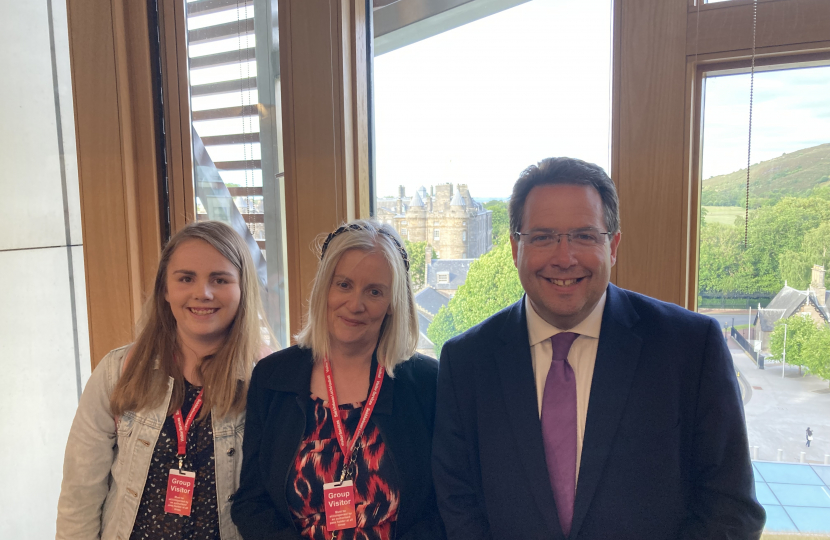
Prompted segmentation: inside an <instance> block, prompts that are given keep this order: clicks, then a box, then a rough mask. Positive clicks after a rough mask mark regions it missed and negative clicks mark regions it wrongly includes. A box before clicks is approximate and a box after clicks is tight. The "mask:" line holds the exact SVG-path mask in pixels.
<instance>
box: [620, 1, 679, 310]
mask: <svg viewBox="0 0 830 540" xmlns="http://www.w3.org/2000/svg"><path fill="white" fill-rule="evenodd" d="M621 8H622V13H621V27H620V30H619V31H620V46H621V53H620V54H621V56H620V61H619V66H620V70H619V73H618V74H617V77H619V79H620V80H619V87H618V88H619V93H618V98H617V99H618V100H619V104H618V117H617V118H615V120H616V122H617V125H618V126H619V147H618V148H619V150H618V151H619V158H618V161H617V163H618V169H617V171H616V172H615V173H614V174H615V176H616V181H617V184H618V187H619V193H620V208H621V219H622V230H623V239H622V244H621V245H620V253H619V258H618V260H617V284H618V285H620V286H621V287H625V288H627V289H632V290H635V291H638V292H641V293H644V294H647V295H649V296H653V297H656V298H659V299H661V300H666V301H669V302H675V303H677V304H681V305H683V304H684V303H685V302H684V297H685V290H683V287H681V286H680V280H679V279H678V272H680V271H681V269H682V267H683V264H684V263H685V260H686V252H685V248H686V246H685V233H684V227H683V223H682V214H683V212H682V208H683V202H684V197H683V187H684V182H683V163H684V160H683V150H684V134H683V133H684V125H685V123H684V103H685V78H686V71H685V70H686V59H685V47H686V35H685V34H686V15H687V5H686V1H685V0H622V2H621Z"/></svg>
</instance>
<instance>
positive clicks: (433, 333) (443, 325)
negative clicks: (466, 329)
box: [427, 300, 459, 354]
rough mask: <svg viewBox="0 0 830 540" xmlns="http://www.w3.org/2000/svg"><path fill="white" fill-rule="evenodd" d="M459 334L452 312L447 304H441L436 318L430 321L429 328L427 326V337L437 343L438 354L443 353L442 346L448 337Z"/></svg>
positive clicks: (436, 350)
mask: <svg viewBox="0 0 830 540" xmlns="http://www.w3.org/2000/svg"><path fill="white" fill-rule="evenodd" d="M450 301H452V300H450ZM458 334H459V332H458V330H457V329H456V328H455V323H454V322H453V320H452V312H451V311H450V310H449V308H448V307H447V306H441V309H439V310H438V313H437V314H436V315H435V318H433V319H432V322H431V323H429V328H427V337H428V338H429V340H430V341H431V342H432V343H434V344H435V352H436V354H440V353H441V347H443V346H444V343H445V342H446V341H447V340H448V339H450V338H451V337H453V336H457V335H458Z"/></svg>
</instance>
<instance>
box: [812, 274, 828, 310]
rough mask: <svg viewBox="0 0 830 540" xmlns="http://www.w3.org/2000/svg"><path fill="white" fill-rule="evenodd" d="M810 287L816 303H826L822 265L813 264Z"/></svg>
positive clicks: (821, 304) (822, 305)
mask: <svg viewBox="0 0 830 540" xmlns="http://www.w3.org/2000/svg"><path fill="white" fill-rule="evenodd" d="M810 287H811V288H812V289H813V291H815V293H816V303H818V305H820V306H821V307H824V305H825V303H826V296H827V287H825V286H824V267H823V266H819V265H817V264H816V265H813V281H812V283H810Z"/></svg>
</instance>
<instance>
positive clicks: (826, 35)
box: [686, 0, 830, 55]
mask: <svg viewBox="0 0 830 540" xmlns="http://www.w3.org/2000/svg"><path fill="white" fill-rule="evenodd" d="M729 4H730V3H728V2H727V3H724V4H710V5H708V6H705V7H706V8H707V9H704V7H703V6H701V9H700V12H699V14H698V12H697V10H696V9H692V10H691V11H690V12H689V17H688V22H687V28H688V29H687V33H686V54H689V55H694V54H707V53H713V52H725V51H738V50H752V27H753V25H752V18H753V5H752V4H749V3H742V4H739V5H729ZM698 18H699V19H700V20H699V21H698ZM757 21H758V23H757V34H756V47H776V46H780V45H789V44H794V43H813V42H818V41H827V40H830V2H828V1H827V0H776V1H774V2H759V3H758V16H757Z"/></svg>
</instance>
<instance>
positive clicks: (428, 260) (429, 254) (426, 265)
mask: <svg viewBox="0 0 830 540" xmlns="http://www.w3.org/2000/svg"><path fill="white" fill-rule="evenodd" d="M431 264H432V246H431V245H429V244H427V247H426V253H425V254H424V285H426V284H427V281H429V266H430V265H431Z"/></svg>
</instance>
